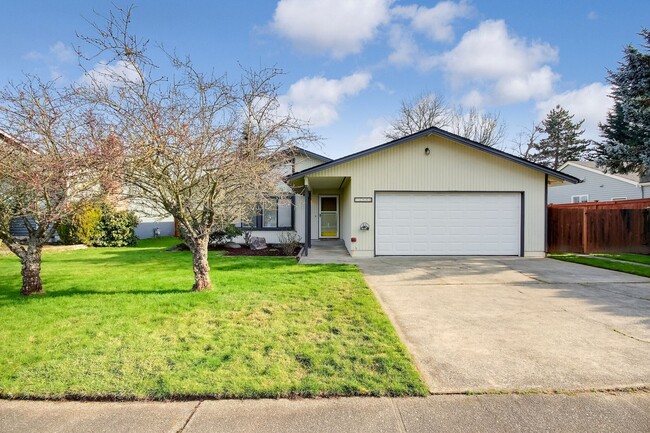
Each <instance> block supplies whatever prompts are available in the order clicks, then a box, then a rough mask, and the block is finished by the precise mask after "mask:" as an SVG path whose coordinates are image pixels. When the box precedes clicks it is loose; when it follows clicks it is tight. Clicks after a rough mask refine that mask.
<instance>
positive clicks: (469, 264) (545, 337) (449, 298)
mask: <svg viewBox="0 0 650 433" xmlns="http://www.w3.org/2000/svg"><path fill="white" fill-rule="evenodd" d="M358 264H359V267H360V268H361V270H362V272H363V274H364V276H365V278H366V281H367V282H368V284H369V285H370V287H371V288H372V289H373V291H374V292H375V294H376V296H377V298H378V299H379V300H380V302H381V304H382V306H383V308H384V309H385V311H386V312H387V314H388V315H389V317H390V319H391V321H392V322H393V323H394V324H395V326H396V328H397V331H398V333H399V334H400V337H401V338H402V340H403V341H404V342H405V344H406V346H407V347H408V349H409V351H410V353H411V354H412V355H413V357H414V359H415V361H416V364H417V365H418V367H419V368H420V370H421V372H422V374H423V376H424V378H425V380H426V382H427V383H428V385H429V387H430V389H431V391H432V392H433V393H463V392H493V391H506V392H507V391H524V392H526V391H557V390H590V389H616V388H635V387H648V386H650V361H649V360H650V280H649V279H647V278H643V277H637V276H633V275H629V274H623V273H619V272H613V271H607V270H603V269H597V268H592V267H588V266H582V265H577V264H571V263H565V262H560V261H556V260H552V259H525V258H466V257H465V258H450V257H446V258H423V257H418V258H414V257H408V258H407V257H402V258H398V257H391V258H388V257H379V258H375V259H369V260H360V261H359V262H358Z"/></svg>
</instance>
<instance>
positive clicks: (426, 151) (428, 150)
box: [424, 147, 431, 156]
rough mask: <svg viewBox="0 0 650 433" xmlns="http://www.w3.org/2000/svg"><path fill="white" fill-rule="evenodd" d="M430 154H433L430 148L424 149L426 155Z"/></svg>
mask: <svg viewBox="0 0 650 433" xmlns="http://www.w3.org/2000/svg"><path fill="white" fill-rule="evenodd" d="M430 153H431V150H430V149H429V148H428V147H425V148H424V154H425V155H427V156H429V154H430Z"/></svg>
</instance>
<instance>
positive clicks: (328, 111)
mask: <svg viewBox="0 0 650 433" xmlns="http://www.w3.org/2000/svg"><path fill="white" fill-rule="evenodd" d="M371 78H372V76H371V75H370V74H369V73H367V72H357V73H355V74H352V75H348V76H347V77H343V78H341V79H340V80H335V79H327V78H324V77H308V78H303V79H301V80H299V81H297V82H295V83H293V84H292V85H291V87H290V88H289V91H288V92H287V94H286V95H283V96H282V97H281V98H280V103H281V104H282V105H283V106H284V107H285V108H286V109H291V111H292V113H293V115H294V116H296V117H297V118H299V119H302V120H305V121H308V122H309V123H310V125H311V126H314V127H319V126H326V125H329V124H331V123H332V122H334V121H335V120H336V119H338V112H337V107H338V105H339V104H340V103H341V101H342V100H343V98H345V97H346V96H354V95H356V94H358V93H359V92H361V91H362V90H364V89H365V88H366V87H368V85H369V84H370V80H371Z"/></svg>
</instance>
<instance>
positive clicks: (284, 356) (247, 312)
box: [0, 239, 427, 399]
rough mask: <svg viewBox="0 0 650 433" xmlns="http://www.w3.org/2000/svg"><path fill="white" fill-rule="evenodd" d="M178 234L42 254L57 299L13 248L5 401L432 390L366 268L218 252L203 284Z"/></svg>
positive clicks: (6, 281)
mask: <svg viewBox="0 0 650 433" xmlns="http://www.w3.org/2000/svg"><path fill="white" fill-rule="evenodd" d="M175 242H176V241H175V240H173V239H160V240H155V241H144V242H141V243H140V244H139V246H138V247H136V248H102V249H100V248H94V249H88V250H81V251H70V252H64V253H49V254H47V253H46V254H44V256H43V282H44V287H45V290H46V292H47V294H46V295H44V296H34V297H30V298H23V297H21V296H20V295H19V293H18V292H19V288H20V267H19V262H18V260H17V258H15V257H14V256H0V318H1V321H2V326H0V342H2V344H0V396H2V397H9V398H19V397H37V398H63V397H68V398H117V399H131V398H138V399H169V398H199V397H233V398H240V397H243V398H250V397H281V396H297V395H300V396H319V395H424V394H426V393H427V388H426V386H425V385H424V383H423V382H422V380H421V378H420V376H419V374H418V372H417V371H416V369H415V367H414V365H413V363H412V361H411V359H410V357H409V355H408V353H407V351H406V350H405V348H404V346H403V345H402V343H401V342H400V340H399V338H398V337H397V334H396V332H395V330H394V329H393V327H392V325H391V324H390V322H389V320H388V319H387V317H386V316H385V315H384V313H383V312H382V310H381V308H380V306H379V305H378V303H377V301H376V299H375V298H374V296H373V294H372V292H371V291H370V290H369V289H368V287H367V286H366V284H365V282H364V281H363V278H362V276H361V274H360V272H359V270H358V269H357V268H356V267H354V266H349V265H299V264H296V262H295V260H293V259H290V258H267V257H221V256H219V255H218V253H210V263H211V266H212V273H211V276H212V278H213V283H214V286H215V287H214V289H213V290H212V291H208V292H202V293H195V292H191V291H190V290H189V289H190V287H191V286H192V282H193V279H192V272H191V255H190V254H189V252H173V253H172V252H166V251H164V249H165V247H167V246H169V245H171V244H173V243H175Z"/></svg>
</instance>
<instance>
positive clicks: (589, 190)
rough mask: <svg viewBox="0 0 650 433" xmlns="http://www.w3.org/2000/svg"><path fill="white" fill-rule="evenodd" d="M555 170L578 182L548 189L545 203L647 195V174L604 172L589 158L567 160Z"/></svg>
mask: <svg viewBox="0 0 650 433" xmlns="http://www.w3.org/2000/svg"><path fill="white" fill-rule="evenodd" d="M559 171H561V172H562V173H565V174H569V175H571V176H573V177H577V178H578V179H580V183H577V184H573V185H563V186H558V187H557V188H551V189H550V190H549V192H548V203H549V204H562V203H582V202H588V201H619V200H633V199H640V198H650V174H646V175H644V176H639V175H638V174H636V173H629V174H616V173H605V172H604V171H603V169H601V168H599V167H597V166H596V163H595V162H593V161H569V162H567V163H565V164H563V165H562V166H561V167H560V168H559Z"/></svg>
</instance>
